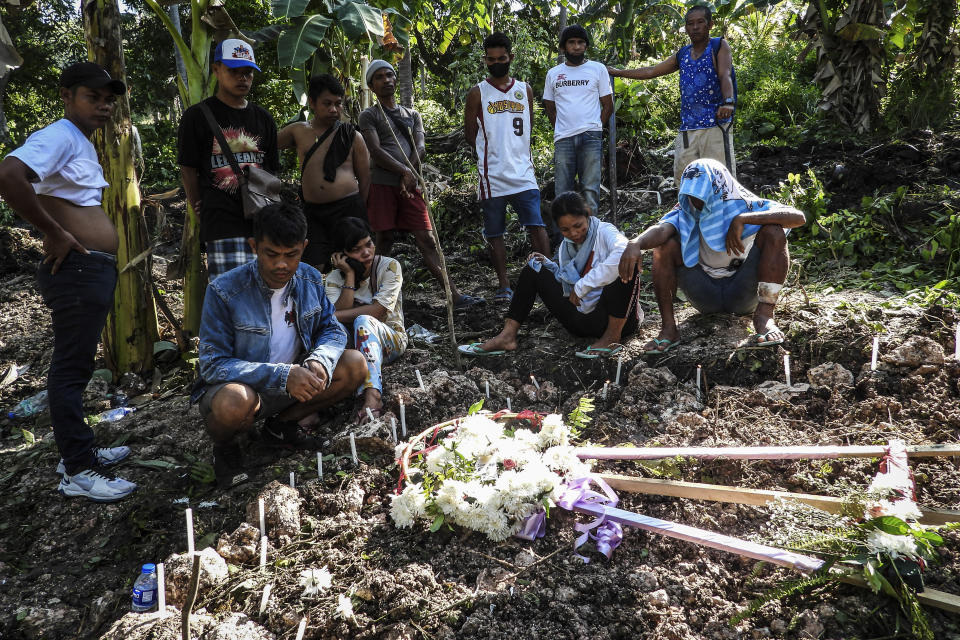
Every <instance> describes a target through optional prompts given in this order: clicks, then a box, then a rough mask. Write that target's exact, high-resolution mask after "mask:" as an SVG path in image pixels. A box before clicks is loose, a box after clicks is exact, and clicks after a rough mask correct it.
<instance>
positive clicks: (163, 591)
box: [157, 562, 167, 618]
mask: <svg viewBox="0 0 960 640" xmlns="http://www.w3.org/2000/svg"><path fill="white" fill-rule="evenodd" d="M165 580H166V577H165V574H164V571H163V563H162V562H158V563H157V611H159V612H160V617H161V618H162V617H163V616H165V615H167V588H166V587H165V586H164V582H165Z"/></svg>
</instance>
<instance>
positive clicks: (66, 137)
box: [7, 118, 109, 207]
mask: <svg viewBox="0 0 960 640" xmlns="http://www.w3.org/2000/svg"><path fill="white" fill-rule="evenodd" d="M10 156H13V157H14V158H18V159H19V160H20V161H21V162H23V164H25V165H27V166H28V167H30V169H31V170H32V171H33V172H34V173H35V174H37V177H38V178H39V181H38V182H35V183H34V185H33V190H34V191H36V192H37V194H38V195H48V196H55V197H57V198H63V199H64V200H67V201H68V202H72V203H73V204H75V205H77V206H78V207H90V206H97V205H100V203H101V202H102V200H103V188H104V187H106V186H109V184H108V183H107V181H106V180H104V178H103V169H102V168H101V167H100V161H99V160H98V159H97V150H96V149H95V148H94V146H93V143H92V142H90V140H89V139H88V138H87V137H86V136H85V135H83V132H82V131H80V129H78V128H77V126H76V125H75V124H73V123H72V122H70V121H69V120H67V119H66V118H63V119H61V120H57V121H56V122H54V123H53V124H51V125H49V126H46V127H44V128H43V129H40V130H39V131H35V132H33V133H32V134H30V137H29V138H27V141H26V142H25V143H24V144H23V146H22V147H20V148H19V149H16V150H15V151H13V152H12V153H10V155H9V156H7V157H10Z"/></svg>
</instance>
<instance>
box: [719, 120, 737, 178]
mask: <svg viewBox="0 0 960 640" xmlns="http://www.w3.org/2000/svg"><path fill="white" fill-rule="evenodd" d="M717 127H719V129H720V131H721V133H722V134H723V156H724V158H725V159H726V164H727V171H729V172H730V175H733V150H732V149H731V148H730V129H732V128H733V116H730V120H729V121H728V122H727V124H726V125H722V124H720V123H719V122H718V123H717Z"/></svg>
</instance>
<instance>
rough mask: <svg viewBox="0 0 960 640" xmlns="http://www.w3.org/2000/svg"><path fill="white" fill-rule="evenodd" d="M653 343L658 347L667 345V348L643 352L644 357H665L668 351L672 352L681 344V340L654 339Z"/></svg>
mask: <svg viewBox="0 0 960 640" xmlns="http://www.w3.org/2000/svg"><path fill="white" fill-rule="evenodd" d="M651 342H653V344H655V345H657V346H658V347H659V346H660V345H662V344H665V345H667V346H665V347H664V348H663V349H656V348H654V349H647V350H646V351H644V352H643V355H645V356H659V355H663V354H664V353H666V352H667V351H670V349H673V348H674V347H675V346H677V345H678V344H680V339H679V338H678V339H676V340H671V339H669V338H654V339H653V340H652V341H651Z"/></svg>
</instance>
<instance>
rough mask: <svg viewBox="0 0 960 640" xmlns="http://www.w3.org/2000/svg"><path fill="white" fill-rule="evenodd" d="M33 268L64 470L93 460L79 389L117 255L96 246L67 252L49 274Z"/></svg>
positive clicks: (107, 302) (105, 309)
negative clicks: (48, 326) (46, 313)
mask: <svg viewBox="0 0 960 640" xmlns="http://www.w3.org/2000/svg"><path fill="white" fill-rule="evenodd" d="M50 267H51V265H50V264H41V265H40V267H39V268H38V269H37V286H38V288H39V289H40V295H42V296H43V301H44V303H45V304H46V305H47V306H48V307H50V316H51V319H52V321H53V357H52V358H51V360H50V370H49V372H48V373H47V391H48V392H49V397H50V419H51V421H52V422H53V437H54V439H55V440H56V442H57V448H58V449H59V450H60V455H61V456H62V457H63V464H64V466H65V467H66V468H67V473H68V474H74V473H79V472H80V471H82V470H84V469H88V468H90V467H91V466H93V465H94V464H95V463H96V458H95V457H94V453H93V430H92V429H91V428H90V427H89V426H88V425H87V423H86V422H85V421H84V419H83V390H84V389H85V388H86V386H87V383H88V382H90V376H91V375H93V366H94V362H95V360H96V357H97V343H99V342H100V333H101V332H102V331H103V327H104V325H105V324H106V322H107V314H108V313H109V312H110V309H111V308H112V307H113V289H114V287H116V284H117V259H116V258H115V257H114V256H112V255H110V254H108V253H101V252H99V251H91V252H90V253H89V254H83V253H77V252H76V251H71V252H70V253H69V254H68V255H67V257H66V259H65V260H64V261H63V262H62V263H61V264H60V269H59V270H58V271H57V273H56V274H55V275H51V274H50Z"/></svg>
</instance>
